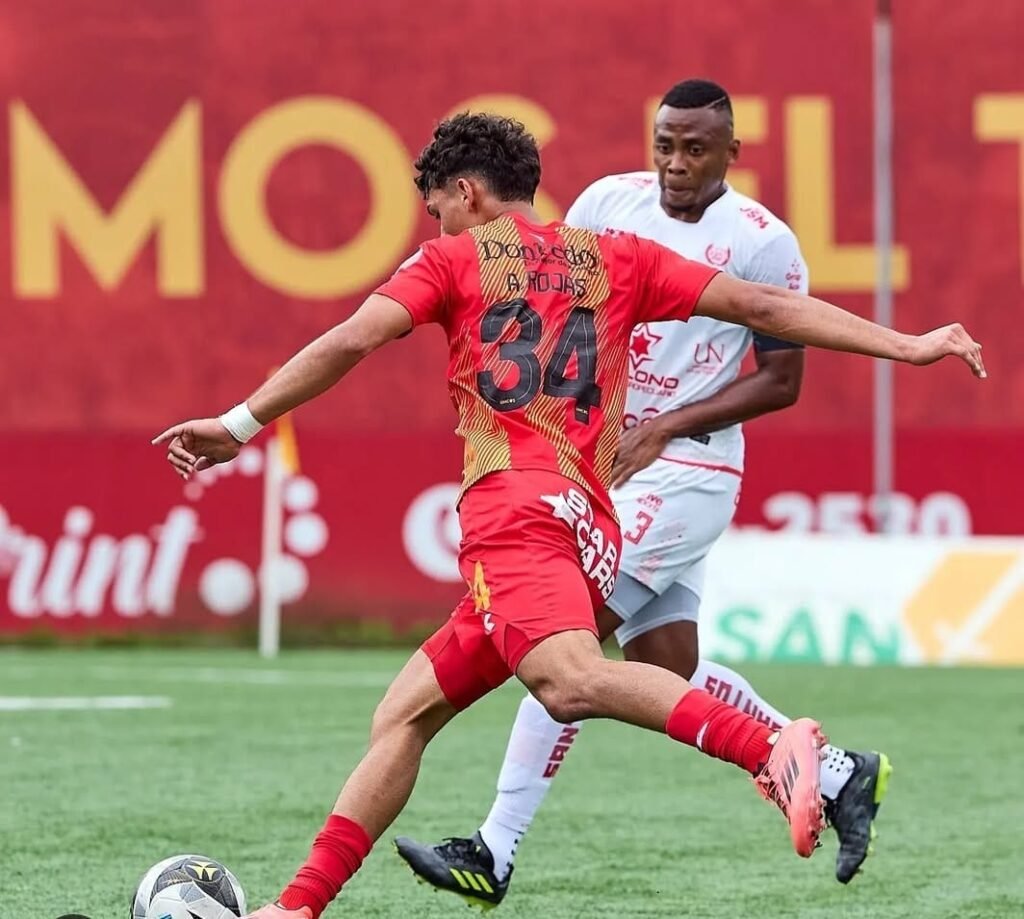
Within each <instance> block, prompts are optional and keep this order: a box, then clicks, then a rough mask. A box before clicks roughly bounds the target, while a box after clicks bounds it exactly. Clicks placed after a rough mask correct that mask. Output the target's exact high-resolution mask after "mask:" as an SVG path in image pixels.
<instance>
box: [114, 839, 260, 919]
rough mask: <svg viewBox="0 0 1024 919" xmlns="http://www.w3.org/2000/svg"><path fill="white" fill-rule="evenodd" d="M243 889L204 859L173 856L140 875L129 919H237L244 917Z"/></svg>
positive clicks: (219, 866) (217, 865)
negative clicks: (140, 878)
mask: <svg viewBox="0 0 1024 919" xmlns="http://www.w3.org/2000/svg"><path fill="white" fill-rule="evenodd" d="M245 911H246V910H245V892H244V891H243V890H242V885H241V884H239V883H238V878H236V877H235V876H234V875H233V874H232V873H231V872H230V871H228V869H227V868H225V867H224V866H223V865H222V864H221V863H220V862H218V861H216V860H215V859H212V858H207V857H206V856H205V855H174V856H172V857H171V858H165V859H164V860H163V861H162V862H159V863H158V864H156V865H154V866H153V867H152V868H150V869H149V871H147V872H146V873H145V875H143V878H142V880H141V881H139V886H138V887H137V888H136V890H135V896H134V897H133V898H132V912H131V917H130V919H238V917H239V916H242V915H244V914H245Z"/></svg>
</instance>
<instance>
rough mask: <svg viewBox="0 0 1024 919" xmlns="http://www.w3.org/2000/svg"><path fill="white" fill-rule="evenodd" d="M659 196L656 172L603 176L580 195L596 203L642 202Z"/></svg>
mask: <svg viewBox="0 0 1024 919" xmlns="http://www.w3.org/2000/svg"><path fill="white" fill-rule="evenodd" d="M657 194H658V174H657V173H656V172H622V173H616V174H614V175H607V176H602V177H601V178H600V179H598V180H597V181H595V182H591V183H590V184H589V185H588V186H587V187H586V188H585V189H584V190H583V192H582V193H581V194H580V198H587V199H588V200H590V201H592V202H595V203H608V202H615V201H625V200H631V201H642V200H645V199H647V198H650V197H652V196H657Z"/></svg>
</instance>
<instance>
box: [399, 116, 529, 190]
mask: <svg viewBox="0 0 1024 919" xmlns="http://www.w3.org/2000/svg"><path fill="white" fill-rule="evenodd" d="M413 165H414V166H415V167H416V169H417V171H418V172H419V175H418V176H416V187H417V188H418V189H419V190H420V193H421V194H422V195H423V197H424V198H426V197H427V195H428V194H429V193H430V192H431V190H432V189H435V188H443V187H444V186H445V185H447V184H448V182H450V181H451V180H452V179H457V178H460V177H461V176H474V177H476V178H478V179H481V180H482V181H483V182H485V183H486V185H487V187H488V188H489V189H490V190H491V191H492V192H494V194H495V195H497V197H498V199H499V200H501V201H529V202H530V203H531V204H532V203H533V196H534V193H535V192H536V191H537V186H538V185H539V184H540V152H539V151H538V150H537V141H536V140H535V139H534V137H533V135H532V134H530V133H529V132H528V131H527V130H526V128H525V127H524V126H523V124H522V123H521V122H518V121H516V120H514V119H512V118H502V117H501V116H500V115H488V114H470V113H469V112H460V113H459V114H458V115H453V116H452V117H451V118H448V119H446V120H444V121H442V122H441V123H440V124H439V125H438V126H437V127H436V128H435V129H434V139H433V140H432V141H431V142H430V143H429V144H427V146H426V147H424V148H423V152H422V153H420V155H419V157H418V159H417V160H416V162H415V163H414V164H413Z"/></svg>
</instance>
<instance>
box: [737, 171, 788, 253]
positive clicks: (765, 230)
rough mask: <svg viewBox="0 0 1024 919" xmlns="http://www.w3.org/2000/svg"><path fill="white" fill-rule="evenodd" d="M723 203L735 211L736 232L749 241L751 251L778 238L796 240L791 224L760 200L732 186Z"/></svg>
mask: <svg viewBox="0 0 1024 919" xmlns="http://www.w3.org/2000/svg"><path fill="white" fill-rule="evenodd" d="M723 203H724V204H726V205H727V206H728V208H729V210H730V211H731V212H732V213H733V215H734V230H735V233H736V235H737V236H738V237H739V238H741V239H743V240H744V242H746V243H747V247H748V250H749V251H751V252H756V251H758V250H760V249H762V248H764V247H765V246H767V245H768V244H770V243H773V242H775V241H776V240H778V239H792V240H793V241H794V242H795V241H796V234H795V233H794V232H793V231H792V230H791V229H790V227H789V224H787V223H786V221H785V220H783V219H782V218H781V217H779V216H778V215H776V214H774V213H773V212H772V211H770V210H769V209H768V208H767V207H765V205H763V204H762V203H761V202H760V201H757V200H755V199H754V198H751V197H749V196H747V195H744V194H741V193H740V192H738V191H736V189H735V188H731V187H730V189H729V193H728V195H727V196H726V200H725V201H724V202H723Z"/></svg>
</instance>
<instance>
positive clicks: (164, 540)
mask: <svg viewBox="0 0 1024 919" xmlns="http://www.w3.org/2000/svg"><path fill="white" fill-rule="evenodd" d="M57 10H59V12H56V11H57ZM875 18H876V6H875V3H874V2H873V0H872V2H868V0H848V2H845V3H834V2H827V0H802V2H781V0H780V2H763V0H734V2H731V3H727V4H710V5H701V6H699V7H693V6H679V5H666V4H664V3H655V2H651V0H632V2H630V3H621V2H613V0H560V2H557V3H548V4H538V3H536V2H533V3H521V2H511V0H491V2H486V3H485V2H472V3H470V2H465V0H463V2H455V0H433V2H431V3H412V2H408V0H378V2H376V3H373V4H368V3H366V4H364V3H342V4H338V3H329V2H325V0H290V2H288V3H282V2H268V0H218V2H216V3H213V2H200V0H182V2H178V3H175V4H160V3H151V2H138V0H131V2H129V0H123V2H122V0H103V2H84V0H66V2H63V3H61V4H60V5H59V7H54V6H53V5H49V4H35V3H23V4H6V5H5V6H4V7H2V8H0V89H2V94H3V104H4V106H5V117H4V119H3V120H2V121H0V176H3V177H4V181H2V182H0V292H2V293H0V635H5V636H22V637H24V636H25V635H26V634H33V635H35V634H38V633H50V632H67V633H71V634H94V633H116V632H124V631H128V632H134V631H136V630H139V629H141V630H167V629H171V630H175V631H177V630H180V629H188V630H193V629H197V628H202V629H207V628H209V629H215V630H217V629H219V630H223V629H225V628H231V629H233V628H235V627H237V626H238V625H239V624H241V625H244V626H252V625H253V623H254V622H255V615H256V613H255V611H256V606H257V601H258V590H257V579H256V572H257V570H258V568H259V566H260V560H261V557H262V552H263V550H262V547H261V532H262V528H263V518H262V502H263V491H264V474H263V473H264V470H265V467H266V464H267V457H268V455H269V454H268V452H267V451H268V448H267V442H268V438H267V437H264V439H262V440H260V441H256V442H254V445H253V446H250V447H248V448H247V449H246V450H245V451H244V452H243V455H242V456H241V457H240V459H239V460H238V461H236V462H235V463H234V464H232V465H231V466H228V467H225V468H223V469H217V470H213V471H211V472H210V473H208V474H206V475H204V476H203V477H201V479H200V480H199V481H198V482H195V483H192V484H190V485H188V486H184V487H183V485H182V483H181V482H180V480H178V479H177V478H176V477H175V476H174V475H172V474H171V472H170V470H169V468H168V467H167V466H166V464H165V463H164V462H163V458H162V454H161V452H160V451H158V450H156V449H155V448H151V447H150V446H149V445H148V441H149V439H150V437H152V436H153V435H154V434H156V433H157V432H159V431H160V430H162V429H163V428H164V427H166V426H167V425H169V424H170V423H172V422H174V421H177V420H181V419H182V418H185V417H188V416H192V415H196V414H210V413H216V412H220V411H222V410H224V409H225V408H227V407H229V406H230V405H232V404H234V403H235V402H237V401H239V400H240V399H241V398H243V397H244V396H245V395H246V394H248V393H249V392H250V391H251V390H252V389H253V388H255V386H256V385H258V383H259V382H261V381H262V379H263V378H264V377H265V376H266V374H267V373H268V371H269V370H270V369H271V368H272V367H274V366H275V365H277V364H279V363H280V362H281V361H282V360H284V359H285V358H287V356H288V355H289V354H291V353H292V351H294V350H295V349H297V348H298V347H299V346H301V345H302V344H304V343H305V342H306V341H307V340H308V339H310V338H312V337H314V336H315V335H317V334H318V333H319V332H320V331H322V330H324V329H325V328H327V327H328V326H330V325H331V324H333V323H335V322H337V321H339V320H340V319H343V318H344V317H346V316H347V315H349V314H350V312H351V311H352V309H353V308H354V307H355V306H356V305H357V304H358V303H359V302H360V299H361V298H362V297H363V296H364V295H365V294H366V293H367V292H368V291H369V290H371V289H372V288H373V287H374V286H375V285H376V284H378V283H379V282H380V281H382V280H383V279H384V278H386V277H387V276H388V275H389V273H390V271H391V270H392V269H393V268H394V266H395V265H396V264H397V263H398V262H399V261H401V260H402V259H403V258H404V257H405V256H407V255H408V254H409V253H410V252H411V251H413V250H414V248H415V247H416V245H417V244H418V243H419V242H420V241H421V240H423V239H425V238H429V237H430V236H432V235H433V234H435V233H436V225H435V224H434V222H433V221H432V220H430V219H429V218H428V217H426V216H425V214H424V213H423V209H422V203H421V202H420V201H419V200H418V199H417V196H416V194H415V189H414V187H413V185H412V175H413V171H412V167H411V161H412V159H413V158H414V156H415V154H416V152H417V151H418V150H419V149H420V148H421V147H422V146H423V145H424V143H425V142H426V141H427V140H428V139H429V136H430V132H431V130H432V127H433V125H434V124H435V122H436V121H437V120H438V119H439V118H441V117H443V116H444V115H445V114H447V113H449V112H452V111H457V110H461V109H465V108H468V107H470V108H478V109H493V110H498V111H502V112H504V113H507V114H511V115H515V116H516V117H518V118H520V119H521V120H523V121H524V122H525V123H526V124H527V125H528V126H529V127H530V128H531V129H532V130H533V132H534V133H535V134H536V136H537V138H538V140H539V141H540V142H541V144H542V145H543V156H544V179H543V185H542V188H543V192H542V194H541V196H540V199H539V205H540V209H541V211H542V212H543V213H545V214H546V215H548V216H550V217H557V216H560V215H561V214H563V213H564V210H565V209H566V208H567V207H568V205H569V204H570V203H571V202H572V200H573V198H574V197H575V196H576V195H577V194H578V193H579V192H580V191H581V190H582V189H583V188H584V187H585V186H586V185H587V184H588V183H590V182H591V181H593V180H594V179H596V178H598V177H600V176H602V175H605V174H607V173H611V172H620V171H629V170H635V169H643V168H647V166H648V156H649V152H648V148H649V140H648V136H649V125H650V120H651V117H652V113H653V111H654V107H655V106H656V104H657V100H658V99H659V98H660V96H661V95H662V93H663V92H664V91H665V90H666V89H667V88H668V87H669V86H670V85H672V84H673V83H675V82H676V81H678V80H680V79H683V78H685V77H689V76H705V77H709V78H711V79H714V80H716V81H718V82H720V83H722V84H723V85H724V86H726V87H727V88H728V89H729V91H730V92H731V93H732V95H733V100H734V105H735V110H736V124H737V135H738V136H739V137H741V138H742V139H743V141H744V146H743V151H742V156H741V159H740V162H739V163H738V165H737V168H735V169H734V170H733V171H732V173H731V175H730V180H731V181H732V183H733V184H734V185H735V186H736V187H737V188H739V189H740V190H741V191H744V192H746V193H748V194H752V195H754V196H755V197H757V198H758V199H759V200H760V201H762V202H763V203H764V205H765V206H767V207H768V208H769V209H771V210H772V211H774V212H776V213H778V214H779V215H781V216H782V217H783V218H784V219H786V220H787V221H788V222H789V223H790V225H791V226H792V227H793V229H794V230H795V232H796V234H797V236H798V237H799V239H800V242H801V245H802V247H803V251H804V253H805V255H806V257H807V260H808V263H809V266H810V271H811V287H812V291H813V292H815V293H818V294H821V295H823V296H826V297H828V298H830V299H833V300H835V301H836V302H838V303H840V304H842V305H843V306H845V307H847V308H849V309H852V310H854V311H856V312H859V313H861V314H863V315H871V314H872V310H873V297H874V292H875V287H876V275H877V262H876V256H877V252H876V248H875V246H874V245H873V238H874V188H875V185H874V172H873V138H874V133H875V127H874V126H875V118H876V110H875V106H874V105H873V80H872V41H873V25H874V21H875ZM892 36H893V62H892V81H893V99H892V101H893V129H894V147H893V159H892V166H893V175H894V189H895V198H894V232H895V243H896V245H895V247H894V249H893V252H892V263H891V264H892V279H893V288H894V293H895V324H896V325H898V326H899V327H901V328H904V329H906V330H909V331H921V330H924V329H926V328H930V327H933V326H936V325H940V324H944V323H946V322H949V321H953V320H961V321H963V322H964V323H965V324H966V325H968V327H969V328H970V330H971V331H972V333H973V334H974V336H975V337H976V338H978V340H980V341H981V342H983V343H984V346H985V358H986V362H987V364H988V367H989V373H990V379H989V380H988V381H987V382H986V383H984V384H977V385H975V384H972V381H970V380H969V379H968V378H967V376H966V374H965V373H964V371H963V368H962V367H959V366H954V365H953V364H952V363H950V365H949V366H940V367H937V368H932V369H931V370H930V371H928V372H922V371H920V370H916V369H908V368H897V369H896V371H895V382H894V400H893V404H892V412H893V417H894V429H895V439H894V445H893V457H894V482H893V485H894V489H895V494H894V496H893V498H892V501H891V505H890V506H891V508H892V511H891V517H890V518H889V525H888V529H889V530H890V532H891V533H894V534H896V536H887V537H885V538H884V539H883V538H881V537H876V538H873V539H872V538H868V537H866V536H864V535H862V534H868V533H871V532H873V531H875V530H877V529H879V528H880V514H879V501H878V499H877V496H876V495H875V494H874V488H873V481H872V444H873V441H872V417H873V416H872V393H873V377H872V366H871V364H870V362H868V361H864V360H861V359H857V358H850V357H839V356H835V355H831V354H822V353H812V354H810V355H809V357H808V369H807V374H806V377H805V383H804V390H803V394H802V396H801V399H800V402H799V404H798V405H797V406H796V407H795V408H793V409H789V410H787V411H785V412H782V413H779V414H777V415H774V416H772V417H769V418H766V419H763V420H759V421H757V422H755V423H753V424H751V425H749V426H748V428H747V436H748V447H749V448H748V463H747V474H746V477H745V482H744V489H743V497H742V500H741V503H740V506H739V512H738V516H737V530H738V531H746V532H738V533H737V534H735V536H734V538H733V539H731V540H727V541H726V544H725V545H724V546H723V547H722V550H721V553H722V554H721V562H720V563H719V564H717V565H716V558H717V556H716V555H712V569H713V571H714V575H713V581H712V584H711V585H710V587H709V596H708V603H707V609H708V612H707V615H706V618H705V620H704V621H705V628H706V629H708V630H709V632H708V637H709V639H710V641H711V645H712V647H713V648H716V649H717V650H718V652H719V653H720V654H721V655H722V656H726V657H728V656H732V657H758V658H780V657H781V658H794V657H795V658H800V659H803V658H804V657H806V658H807V659H828V660H852V661H858V662H867V661H873V660H908V661H915V660H977V659H981V660H1002V661H1018V662H1024V624H1022V623H1024V571H1022V558H1024V556H1022V555H1021V551H1020V544H1019V543H1017V542H1015V541H1012V540H1011V541H1004V540H996V541H985V540H982V541H980V542H979V541H976V540H968V539H966V537H971V536H976V535H982V536H1003V537H1008V536H1013V535H1015V534H1019V533H1020V532H1021V520H1022V519H1024V488H1022V487H1021V485H1020V471H1021V465H1022V464H1021V460H1020V456H1021V455H1022V453H1024V361H1022V360H1021V354H1022V352H1024V332H1022V324H1021V320H1022V318H1024V314H1022V310H1021V303H1022V284H1024V257H1022V247H1024V234H1022V229H1021V227H1022V222H1024V200H1022V199H1024V153H1022V151H1024V146H1022V145H1024V59H1022V56H1021V48H1022V47H1024V25H1022V17H1021V15H1020V9H1019V4H1018V3H1016V2H1015V0H976V2H972V3H970V4H967V3H955V4H950V3H948V2H940V0H906V2H901V3H896V4H895V9H894V11H893V17H892ZM752 219H755V220H756V215H752ZM714 358H715V356H714V355H709V359H714ZM445 360H446V354H445V345H444V341H443V338H442V335H441V334H440V332H439V331H438V330H436V329H428V330H425V331H422V332H419V333H417V334H416V335H414V336H412V337H410V338H409V339H405V340H402V341H400V342H397V343H395V344H393V345H392V346H390V347H388V348H387V349H385V350H384V351H383V352H381V353H380V354H377V355H374V356H373V357H372V358H371V359H370V360H369V361H367V363H366V364H365V365H364V366H362V367H360V368H359V369H358V371H357V372H356V373H354V374H353V375H352V377H351V378H350V379H348V380H346V381H345V382H344V383H343V384H342V385H341V386H340V387H339V388H338V389H337V390H336V391H335V392H333V393H331V394H330V395H328V396H327V397H325V398H322V399H320V400H319V401H317V402H316V403H315V404H312V405H310V406H308V407H306V408H303V409H302V410H301V411H300V412H299V413H297V416H296V417H295V419H294V443H295V444H297V457H298V469H297V470H295V469H294V468H292V467H291V466H290V467H289V469H290V471H291V473H293V474H290V475H289V476H288V479H287V481H286V482H285V485H284V489H283V492H282V498H281V502H282V504H283V535H282V549H281V556H282V557H281V559H279V560H278V561H277V562H276V563H275V564H276V565H277V568H276V569H275V570H276V571H277V583H278V585H279V588H280V591H281V594H282V596H281V599H282V601H283V602H284V604H285V606H284V609H285V623H286V630H287V628H288V627H289V626H294V627H296V628H297V627H298V626H300V625H303V626H306V625H308V626H310V627H314V626H318V627H324V628H326V629H327V630H328V631H333V632H339V631H340V632H346V633H350V629H349V624H350V623H352V622H353V621H357V620H358V621H374V622H386V623H388V624H389V628H397V629H399V630H401V629H405V628H408V627H410V626H412V625H421V626H424V627H426V626H429V625H433V624H436V623H438V622H440V621H441V620H442V619H443V617H444V616H445V615H446V614H447V610H448V609H449V607H450V606H451V605H452V603H453V602H454V601H455V600H456V599H457V597H458V595H459V594H460V592H461V590H462V589H463V587H462V586H460V584H459V583H458V582H457V572H456V571H455V566H454V548H455V546H456V545H457V540H458V530H457V522H456V520H455V518H454V515H453V512H452V507H451V505H452V500H453V496H454V491H455V487H454V483H455V482H456V480H457V478H458V474H459V471H460V468H461V451H460V448H459V444H458V443H457V441H456V439H455V438H454V437H453V435H452V429H453V427H454V415H453V412H452V410H451V407H450V405H449V404H448V402H447V397H446V394H445V387H444V378H443V370H444V367H445ZM284 436H285V437H286V439H287V440H288V441H289V443H290V442H291V441H292V432H291V431H285V432H284ZM292 453H293V451H289V456H292ZM289 463H291V460H289ZM775 530H782V531H786V533H785V535H784V536H781V537H771V536H766V535H765V532H764V531H775ZM819 533H825V534H832V537H815V536H807V535H806V534H819ZM904 537H905V538H904ZM940 537H941V539H940ZM823 546H824V547H825V548H822V547H823ZM822 551H824V552H825V556H819V555H817V554H815V553H820V552H822ZM782 569H785V570H787V571H788V572H789V573H790V574H789V580H788V581H787V583H786V584H785V585H783V584H775V585H774V586H766V584H767V583H768V582H766V581H765V578H766V577H769V578H770V574H771V572H772V571H778V570H782ZM758 571H761V572H762V574H760V575H758V574H757V572H758ZM737 611H738V612H737ZM951 635H952V636H953V637H952V638H951V637H950V636H951Z"/></svg>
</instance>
